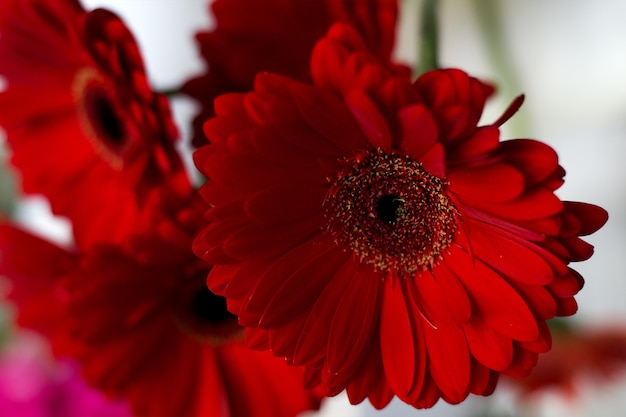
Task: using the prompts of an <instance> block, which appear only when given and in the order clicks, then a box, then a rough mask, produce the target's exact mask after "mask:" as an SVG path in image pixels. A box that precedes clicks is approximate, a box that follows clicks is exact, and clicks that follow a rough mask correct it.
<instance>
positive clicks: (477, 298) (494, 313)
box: [444, 246, 539, 341]
mask: <svg viewBox="0 0 626 417" xmlns="http://www.w3.org/2000/svg"><path fill="white" fill-rule="evenodd" d="M444 260H445V262H446V263H447V264H448V265H449V266H450V267H451V269H452V270H453V271H454V273H455V274H456V275H457V277H458V278H459V279H460V281H461V282H462V283H463V284H464V285H465V288H466V289H467V292H468V293H469V294H470V297H471V298H472V301H473V304H472V305H473V306H474V307H475V313H476V314H477V316H478V317H480V318H481V320H484V321H485V323H486V325H488V326H489V327H491V328H493V329H494V330H496V331H498V332H500V333H501V334H503V335H505V336H508V337H510V338H512V339H514V340H527V341H528V340H535V339H536V338H537V336H538V334H539V331H538V329H537V323H536V322H535V318H534V316H533V314H532V312H531V311H530V309H529V308H528V305H527V304H526V303H525V302H524V300H523V299H522V297H521V296H520V295H519V294H518V293H517V292H516V291H515V290H514V289H513V288H512V287H511V286H510V285H509V284H508V283H507V282H506V281H505V280H504V279H503V278H502V277H501V276H499V275H498V274H496V273H495V272H494V271H493V270H491V269H490V268H488V267H487V266H485V264H483V263H482V262H481V261H479V260H477V259H472V258H471V257H470V256H469V255H468V254H467V253H465V252H463V251H462V250H461V249H459V248H458V247H456V246H455V247H452V248H451V253H450V254H447V255H445V256H444Z"/></svg>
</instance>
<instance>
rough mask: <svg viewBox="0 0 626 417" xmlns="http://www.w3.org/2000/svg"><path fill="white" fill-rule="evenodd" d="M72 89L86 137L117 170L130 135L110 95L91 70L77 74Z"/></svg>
mask: <svg viewBox="0 0 626 417" xmlns="http://www.w3.org/2000/svg"><path fill="white" fill-rule="evenodd" d="M73 88H74V97H75V100H76V103H77V111H78V116H79V120H80V122H81V126H82V128H83V130H84V131H85V136H86V137H87V138H89V139H90V140H91V142H92V143H93V145H94V147H95V148H96V150H97V151H98V153H99V154H100V155H101V156H102V157H104V158H105V159H106V160H107V161H109V163H111V165H113V166H114V167H115V168H117V169H120V168H121V166H122V162H123V161H122V154H123V152H124V150H125V148H126V146H127V145H128V143H129V135H128V132H127V129H126V126H125V124H124V121H123V119H122V118H121V117H120V115H119V111H118V110H117V109H116V107H115V103H114V101H113V97H112V96H111V93H110V91H109V90H108V89H107V87H106V85H105V84H104V83H103V81H102V79H101V78H100V77H99V76H98V74H97V73H96V72H95V71H94V70H93V69H91V68H85V69H83V70H81V71H79V72H78V73H77V75H76V77H75V79H74V86H73Z"/></svg>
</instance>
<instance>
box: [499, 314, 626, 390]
mask: <svg viewBox="0 0 626 417" xmlns="http://www.w3.org/2000/svg"><path fill="white" fill-rule="evenodd" d="M552 335H553V343H552V350H550V352H548V353H546V354H545V355H542V356H541V357H540V358H539V361H538V362H537V366H535V368H534V369H533V370H532V372H531V373H530V375H529V376H528V377H526V378H521V379H515V380H512V381H511V382H512V384H513V385H514V386H516V387H517V388H519V389H520V391H521V393H522V394H523V395H524V396H530V395H532V394H537V393H541V392H544V391H545V390H547V389H550V388H554V389H558V390H561V391H562V392H564V393H565V394H567V395H570V396H573V395H576V394H578V393H579V388H580V385H579V384H580V383H581V382H582V381H584V380H590V381H593V382H594V383H600V384H602V383H608V382H611V381H612V380H613V379H614V378H615V377H617V376H618V375H623V374H624V371H625V370H626V329H625V328H624V327H623V326H614V327H607V326H604V327H601V328H594V329H585V328H578V327H573V328H570V327H565V328H563V327H562V326H559V327H557V329H556V331H553V332H552Z"/></svg>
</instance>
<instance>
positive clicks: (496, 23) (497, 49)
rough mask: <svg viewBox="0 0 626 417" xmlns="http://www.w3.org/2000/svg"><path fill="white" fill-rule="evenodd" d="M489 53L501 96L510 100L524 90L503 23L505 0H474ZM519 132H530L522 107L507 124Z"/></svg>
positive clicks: (512, 131) (518, 134)
mask: <svg viewBox="0 0 626 417" xmlns="http://www.w3.org/2000/svg"><path fill="white" fill-rule="evenodd" d="M473 3H474V11H475V12H476V17H477V19H478V26H479V28H480V31H481V34H482V37H483V40H484V42H485V45H486V47H487V54H488V57H489V60H490V61H491V65H492V66H493V69H494V71H495V73H496V74H498V76H497V80H496V81H497V86H498V90H499V95H500V97H501V99H502V100H505V101H508V100H511V99H512V98H513V97H516V96H518V95H519V94H520V93H521V92H522V90H521V88H520V82H519V78H518V75H517V71H516V70H515V67H514V65H513V59H512V57H511V53H510V52H509V47H508V45H507V43H506V36H505V35H506V33H505V31H504V27H503V21H502V18H503V14H502V3H501V2H500V1H499V0H473ZM506 126H507V128H508V129H509V130H510V132H511V133H512V134H514V135H516V136H525V135H528V130H530V129H529V121H528V119H527V115H526V113H525V112H524V111H523V109H522V110H521V111H520V112H518V113H517V114H516V115H515V117H514V118H512V119H511V120H510V121H508V122H507V124H506Z"/></svg>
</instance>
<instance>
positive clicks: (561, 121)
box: [26, 0, 626, 417]
mask: <svg viewBox="0 0 626 417" xmlns="http://www.w3.org/2000/svg"><path fill="white" fill-rule="evenodd" d="M296 1H301V0H296ZM401 1H402V20H401V27H400V29H399V36H400V38H399V50H398V55H399V56H401V57H403V58H404V59H406V60H407V61H409V62H414V60H415V52H416V46H415V37H416V36H417V27H416V24H415V23H416V21H417V18H418V13H419V5H420V4H421V0H401ZM83 4H84V5H85V7H86V8H93V7H107V8H109V9H112V10H114V11H115V12H117V13H118V14H120V15H121V16H122V17H123V18H124V20H125V21H126V22H127V24H128V25H129V27H130V28H131V29H132V30H133V32H134V33H135V35H136V37H137V39H138V41H139V43H140V46H141V47H142V50H143V53H144V58H145V60H146V63H147V67H148V72H149V74H150V76H151V79H152V81H153V84H154V86H155V88H156V89H157V90H158V89H160V90H169V89H171V88H174V87H177V86H178V85H180V83H181V82H182V81H183V80H185V79H186V78H188V77H189V76H191V75H193V74H197V73H199V72H200V71H202V70H203V68H204V66H203V63H202V62H201V61H200V59H199V56H198V53H197V50H196V45H195V43H194V41H193V34H194V32H196V31H197V30H200V29H203V30H206V29H207V28H209V27H210V26H211V24H212V21H211V17H210V16H209V14H208V7H207V0H83ZM440 6H441V8H440V40H441V45H440V64H441V65H442V66H443V67H459V68H462V69H464V70H465V71H467V72H468V73H470V74H471V75H474V76H477V77H480V78H485V79H489V80H492V81H494V82H496V83H498V84H500V86H501V90H500V93H501V96H500V97H499V99H498V100H495V101H494V103H492V104H491V105H490V107H489V108H488V111H487V114H486V115H485V118H486V121H493V120H495V119H496V118H497V117H498V115H499V114H500V113H501V112H502V110H504V108H506V106H507V105H508V103H509V102H510V101H511V100H512V99H513V98H514V97H515V96H516V95H518V94H520V93H524V94H525V95H526V101H525V104H524V106H523V109H522V110H521V111H520V112H519V113H518V114H517V115H516V116H515V117H514V119H513V120H512V121H511V122H510V124H509V126H506V128H505V137H507V138H508V137H532V138H536V139H540V140H542V141H544V142H546V143H548V144H550V145H551V146H553V147H554V148H555V149H556V150H557V152H558V153H559V156H560V161H561V164H562V165H563V166H564V167H565V168H566V170H567V176H566V183H565V186H563V187H562V189H561V190H560V191H559V196H560V197H561V198H562V199H565V200H577V201H585V202H591V203H594V204H598V205H600V206H602V207H604V208H605V209H607V210H608V211H609V215H610V219H609V222H608V224H607V225H606V226H605V227H604V228H603V229H602V230H600V231H599V232H598V233H596V234H594V235H593V236H591V237H590V238H588V241H589V242H590V243H592V244H594V245H595V246H596V254H595V255H594V256H593V258H591V260H589V261H586V262H585V263H582V264H580V265H574V267H575V269H577V270H578V271H579V272H581V273H582V274H583V276H584V277H585V278H586V285H585V288H584V289H583V291H582V292H581V293H580V295H579V296H578V297H577V300H578V302H579V306H580V310H579V313H578V314H577V315H576V317H575V320H577V321H578V322H582V323H584V324H586V325H589V326H594V325H601V324H605V323H616V322H617V323H621V322H626V302H625V295H626V279H625V278H626V277H625V276H624V273H623V271H624V270H626V234H625V233H624V232H625V231H626V229H625V227H626V210H625V209H626V207H625V203H626V173H624V169H625V167H626V164H625V162H626V161H623V158H624V155H625V154H626V152H625V150H626V145H625V144H624V140H625V139H626V2H624V1H622V0H594V1H592V0H525V1H519V0H517V1H515V0H501V1H498V0H440ZM498 26H499V29H498ZM490 31H491V32H490ZM173 105H174V110H175V114H176V116H177V118H178V120H179V125H180V128H181V130H182V131H183V134H184V135H185V137H188V130H187V128H188V126H189V120H190V117H191V116H192V114H193V111H194V107H193V104H192V103H190V102H189V101H187V100H184V99H175V100H174V103H173ZM29 207H30V206H29ZM26 210H31V208H27V209H26ZM38 213H39V212H38ZM26 215H27V216H30V215H31V212H27V214H26ZM46 221H47V220H46ZM64 230H65V229H64V228H63V226H61V227H60V229H57V233H64ZM580 384H581V387H582V390H581V392H582V395H581V396H579V397H576V398H567V397H565V396H563V395H561V394H560V393H558V392H547V393H545V394H544V395H541V396H539V397H537V398H535V399H534V400H532V401H519V400H518V399H517V398H516V396H515V394H514V393H513V392H512V391H511V390H510V389H508V388H507V386H501V387H499V389H498V390H497V391H496V394H495V395H494V396H492V397H489V398H487V399H483V398H470V399H469V400H468V401H466V402H465V403H463V404H461V405H458V406H450V405H447V404H444V403H440V404H438V405H437V406H436V407H435V408H434V409H431V410H419V411H416V410H413V409H412V408H410V407H408V406H405V405H403V404H402V403H400V402H399V401H394V402H393V403H392V404H391V405H390V406H389V407H387V408H386V409H385V410H382V411H376V410H374V409H373V408H372V407H371V406H369V405H368V404H366V403H364V404H361V405H359V406H356V407H353V406H350V405H349V404H348V401H347V399H346V398H345V397H344V396H342V395H340V396H338V397H337V398H333V399H331V400H329V401H328V402H327V403H326V404H325V406H324V408H323V410H322V412H320V413H317V414H315V413H311V414H307V416H308V417H314V416H315V417H388V416H423V417H428V416H437V417H453V416H458V417H460V416H464V417H470V416H472V417H477V416H486V415H487V414H488V413H489V416H516V417H517V416H519V417H560V416H569V417H575V416H581V417H582V416H585V417H587V416H588V417H592V416H593V417H603V416H606V417H609V416H611V417H614V416H619V415H623V409H624V407H626V399H624V397H626V375H625V376H624V377H623V378H620V379H618V380H617V381H616V383H615V384H612V385H610V386H606V387H602V388H599V387H597V386H595V385H594V384H593V383H591V382H589V381H581V382H580Z"/></svg>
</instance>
